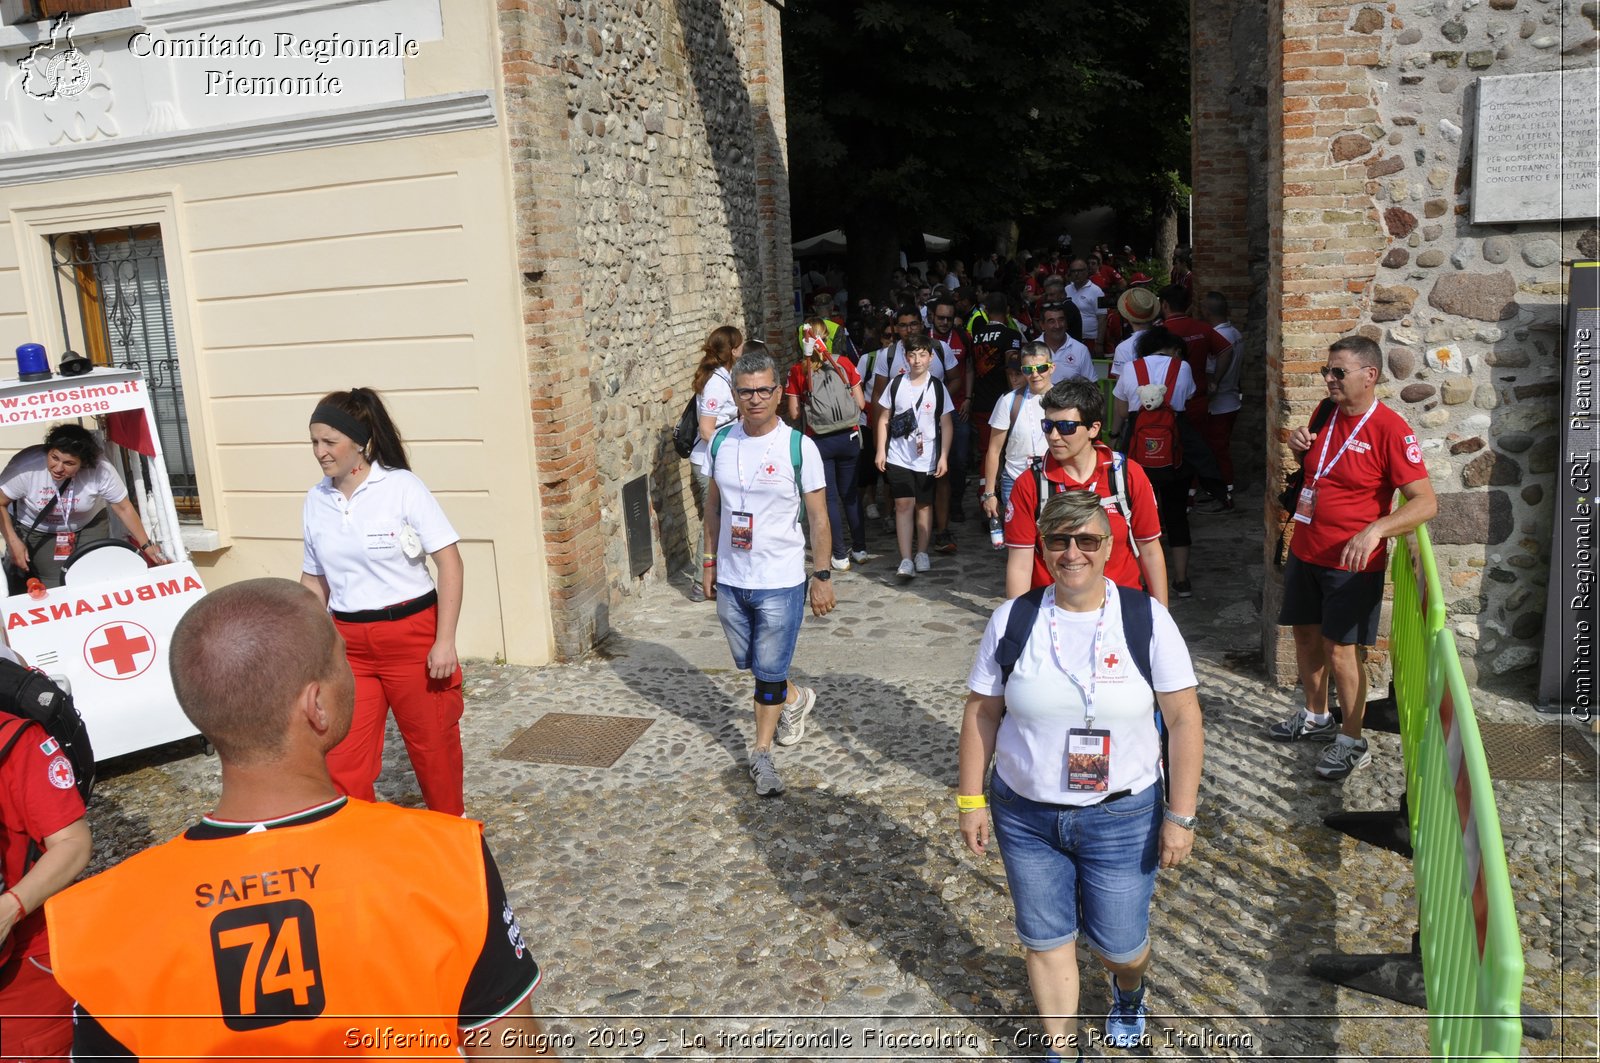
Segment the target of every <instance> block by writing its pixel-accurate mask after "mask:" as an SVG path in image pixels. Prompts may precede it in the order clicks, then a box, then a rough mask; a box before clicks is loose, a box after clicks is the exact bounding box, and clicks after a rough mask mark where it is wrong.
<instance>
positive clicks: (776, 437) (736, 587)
mask: <svg viewBox="0 0 1600 1063" xmlns="http://www.w3.org/2000/svg"><path fill="white" fill-rule="evenodd" d="M733 397H734V402H735V403H736V404H737V406H738V408H739V420H738V421H736V422H735V423H734V424H731V425H729V426H728V427H726V428H724V429H721V430H719V431H718V433H717V435H716V436H715V437H713V439H712V441H711V449H710V453H709V455H708V457H707V471H708V472H709V473H710V475H711V483H710V485H709V487H708V489H707V491H706V520H705V529H706V530H705V554H704V556H703V557H702V559H701V560H702V562H703V566H704V567H703V568H702V572H703V575H702V576H701V587H702V588H703V589H704V591H705V593H706V597H708V598H711V599H713V600H715V601H716V603H717V619H718V620H720V621H722V630H723V633H724V634H726V635H727V636H728V648H729V649H730V650H732V651H733V663H734V666H735V667H737V668H739V669H741V670H742V669H749V670H750V672H751V673H753V674H754V676H755V681H756V686H755V711H756V742H755V747H754V749H753V750H752V751H751V756H750V778H752V779H753V780H755V784H756V794H757V795H758V796H761V797H773V796H776V795H778V794H781V793H783V780H782V779H781V778H779V777H778V769H777V767H776V766H775V765H774V764H773V761H772V741H773V738H774V737H776V738H777V741H778V744H779V745H783V746H788V745H793V744H794V743H796V742H798V741H800V739H801V738H802V737H803V736H804V734H805V729H806V715H807V713H809V712H810V711H811V708H812V706H813V705H815V704H816V700H817V694H816V691H814V690H812V689H810V688H809V687H800V686H796V685H795V684H793V683H791V682H789V662H790V661H791V660H792V659H793V658H794V647H795V643H796V641H798V640H799V637H800V620H801V618H802V617H803V616H804V615H805V607H806V598H807V597H808V594H807V590H808V587H809V591H810V593H809V597H810V599H811V611H812V613H814V614H815V615H817V616H827V615H828V613H830V612H832V611H833V605H834V598H833V584H832V582H830V577H831V576H832V573H831V572H830V571H829V569H828V563H827V561H826V560H824V561H823V562H822V564H821V566H820V567H819V568H818V570H817V571H815V572H813V573H812V574H811V578H810V579H807V577H806V540H805V535H804V534H803V533H802V530H801V527H800V516H801V513H802V512H804V514H805V515H806V517H807V518H808V519H809V521H810V524H811V541H812V542H813V543H821V544H823V549H826V548H827V547H826V544H827V543H829V542H831V541H832V540H831V537H830V534H829V528H828V503H827V490H826V488H827V482H826V480H825V479H824V477H823V470H822V456H821V454H820V453H818V451H817V446H816V444H815V443H813V442H812V441H811V440H810V439H807V438H806V437H805V436H803V435H800V434H799V433H797V432H795V430H794V429H792V428H790V427H789V426H788V425H786V424H784V423H783V422H782V421H781V420H779V419H778V403H779V402H780V401H781V400H782V399H783V394H782V391H781V389H780V388H779V386H778V383H777V369H776V367H775V366H774V365H773V362H772V356H771V355H769V354H767V352H766V351H764V350H762V351H754V352H751V353H749V354H746V355H744V356H743V357H741V358H740V359H739V360H738V361H737V362H735V363H734V365H733ZM713 536H715V538H713Z"/></svg>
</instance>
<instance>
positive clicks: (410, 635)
mask: <svg viewBox="0 0 1600 1063" xmlns="http://www.w3.org/2000/svg"><path fill="white" fill-rule="evenodd" d="M438 614H439V610H438V607H437V606H434V607H431V608H428V609H424V610H423V611H422V612H420V613H415V614H413V615H411V616H408V617H403V618H402V619H400V620H379V621H376V622H374V623H371V624H347V623H345V622H344V621H342V620H339V619H337V618H336V619H335V620H334V624H335V625H337V626H338V628H339V634H340V635H342V636H344V642H345V656H346V657H347V658H348V659H349V661H350V670H351V671H352V672H354V673H355V677H356V709H355V717H354V719H352V720H351V721H350V733H349V734H348V735H346V736H345V740H344V741H343V742H340V743H339V744H338V745H337V746H335V747H334V748H333V749H332V750H331V751H330V752H329V753H328V774H330V775H332V776H333V785H334V786H335V787H337V788H338V790H339V792H340V793H343V794H349V795H350V796H351V797H359V798H362V799H364V800H367V801H372V800H375V799H376V796H377V795H376V794H375V793H374V792H373V788H372V784H373V783H374V782H376V781H377V779H378V773H379V772H381V771H382V770H383V728H384V723H385V722H386V721H387V720H388V718H389V710H390V709H393V710H394V721H395V723H396V724H398V725H399V727H400V737H401V738H403V739H404V740H405V743H406V752H407V753H409V754H410V755H411V767H412V770H414V771H415V772H416V773H417V785H418V786H419V787H420V788H421V789H422V799H423V800H424V801H426V802H427V804H428V807H429V808H431V809H433V810H434V811H435V812H446V813H449V814H450V815H453V816H459V815H461V813H462V812H464V811H466V804H465V801H464V798H463V793H462V759H461V726H460V725H461V713H462V709H463V707H464V706H463V702H462V698H461V669H460V668H457V669H456V671H455V674H454V675H452V676H451V677H450V678H448V679H430V678H429V677H428V651H429V650H430V649H432V648H433V640H434V638H435V635H436V632H437V630H438Z"/></svg>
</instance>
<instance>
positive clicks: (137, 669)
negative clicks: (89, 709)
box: [83, 620, 156, 679]
mask: <svg viewBox="0 0 1600 1063" xmlns="http://www.w3.org/2000/svg"><path fill="white" fill-rule="evenodd" d="M83 656H84V659H85V660H86V661H87V662H88V664H89V667H90V668H92V669H94V672H95V674H96V675H100V676H104V677H105V678H107V679H132V678H134V677H135V676H138V675H143V674H144V671H145V669H147V668H149V667H150V665H151V664H152V663H154V661H155V659H156V640H155V637H154V636H152V635H151V634H150V632H149V631H148V630H147V629H145V628H143V627H141V626H140V625H138V624H135V623H132V622H130V621H127V620H118V621H114V622H112V623H110V624H103V625H101V626H100V627H97V628H95V629H94V630H93V631H92V632H90V633H89V637H88V638H86V639H84V640H83Z"/></svg>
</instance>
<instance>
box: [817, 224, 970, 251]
mask: <svg viewBox="0 0 1600 1063" xmlns="http://www.w3.org/2000/svg"><path fill="white" fill-rule="evenodd" d="M922 243H923V246H925V247H926V248H927V249H928V250H929V251H931V252H933V253H934V254H941V255H942V254H944V253H945V252H946V251H949V250H950V248H951V246H952V245H953V244H954V243H955V241H953V240H951V239H950V238H949V237H945V236H934V235H933V234H932V233H923V234H922ZM847 246H849V244H848V242H847V241H846V240H845V238H844V230H843V229H830V230H828V231H827V232H825V233H822V234H821V235H819V236H813V237H811V238H810V239H809V240H799V241H797V242H795V243H792V244H790V245H789V249H790V250H792V251H793V252H794V253H795V254H797V255H842V254H844V251H845V248H846V247H847Z"/></svg>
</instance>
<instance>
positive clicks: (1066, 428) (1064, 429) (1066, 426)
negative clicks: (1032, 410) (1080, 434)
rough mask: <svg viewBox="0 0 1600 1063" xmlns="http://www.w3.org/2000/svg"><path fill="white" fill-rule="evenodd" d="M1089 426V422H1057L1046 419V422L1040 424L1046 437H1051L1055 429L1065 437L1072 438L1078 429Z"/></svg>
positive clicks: (1040, 429)
mask: <svg viewBox="0 0 1600 1063" xmlns="http://www.w3.org/2000/svg"><path fill="white" fill-rule="evenodd" d="M1088 424H1089V422H1088V421H1057V420H1054V419H1052V418H1049V417H1046V418H1045V419H1044V420H1042V421H1040V422H1039V431H1040V432H1041V433H1043V434H1044V435H1049V434H1050V432H1051V430H1052V429H1054V430H1055V431H1057V432H1060V433H1061V434H1062V435H1063V436H1070V435H1071V434H1072V433H1074V432H1076V431H1077V430H1078V429H1080V428H1085V427H1087V426H1088Z"/></svg>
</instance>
